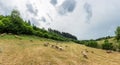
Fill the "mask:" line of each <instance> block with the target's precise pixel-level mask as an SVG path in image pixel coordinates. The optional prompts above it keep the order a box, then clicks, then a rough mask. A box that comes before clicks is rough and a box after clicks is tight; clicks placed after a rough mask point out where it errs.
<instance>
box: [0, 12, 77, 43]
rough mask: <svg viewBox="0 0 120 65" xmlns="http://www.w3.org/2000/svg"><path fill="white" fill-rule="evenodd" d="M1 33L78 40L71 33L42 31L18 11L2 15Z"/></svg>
mask: <svg viewBox="0 0 120 65" xmlns="http://www.w3.org/2000/svg"><path fill="white" fill-rule="evenodd" d="M57 32H58V33H57ZM0 33H12V34H17V35H21V34H23V35H24V34H25V35H35V36H39V37H44V38H49V39H54V40H58V41H70V40H72V39H75V40H77V37H75V36H73V35H71V34H70V33H65V32H63V33H62V34H61V32H59V31H57V30H52V29H50V30H45V29H41V28H38V27H36V26H35V25H34V24H31V22H30V21H24V20H23V19H22V18H21V17H20V13H19V11H18V10H13V11H12V12H11V14H10V15H7V16H3V15H0ZM59 33H60V34H59Z"/></svg>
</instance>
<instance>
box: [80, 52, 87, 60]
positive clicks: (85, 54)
mask: <svg viewBox="0 0 120 65" xmlns="http://www.w3.org/2000/svg"><path fill="white" fill-rule="evenodd" d="M81 53H82V55H83V57H84V58H86V59H88V56H87V53H86V51H82V52H81Z"/></svg>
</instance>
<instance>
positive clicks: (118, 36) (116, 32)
mask: <svg viewBox="0 0 120 65" xmlns="http://www.w3.org/2000/svg"><path fill="white" fill-rule="evenodd" d="M115 34H116V39H117V41H119V40H120V26H118V27H117V29H116V31H115Z"/></svg>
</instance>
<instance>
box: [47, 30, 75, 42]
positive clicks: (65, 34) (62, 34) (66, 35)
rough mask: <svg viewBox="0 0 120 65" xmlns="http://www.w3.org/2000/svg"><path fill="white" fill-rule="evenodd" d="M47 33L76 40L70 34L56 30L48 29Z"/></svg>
mask: <svg viewBox="0 0 120 65" xmlns="http://www.w3.org/2000/svg"><path fill="white" fill-rule="evenodd" d="M48 31H49V32H51V33H56V34H58V35H61V36H63V37H65V38H70V39H74V40H77V37H76V36H74V35H72V34H70V33H66V32H60V31H58V30H53V29H51V28H49V29H48Z"/></svg>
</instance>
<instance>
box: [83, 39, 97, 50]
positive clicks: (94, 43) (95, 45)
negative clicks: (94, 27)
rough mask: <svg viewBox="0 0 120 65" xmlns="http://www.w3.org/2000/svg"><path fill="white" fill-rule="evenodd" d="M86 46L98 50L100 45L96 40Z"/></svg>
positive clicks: (88, 42)
mask: <svg viewBox="0 0 120 65" xmlns="http://www.w3.org/2000/svg"><path fill="white" fill-rule="evenodd" d="M85 45H86V46H89V47H94V48H98V43H97V42H96V41H94V40H90V41H87V42H86V43H85Z"/></svg>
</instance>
